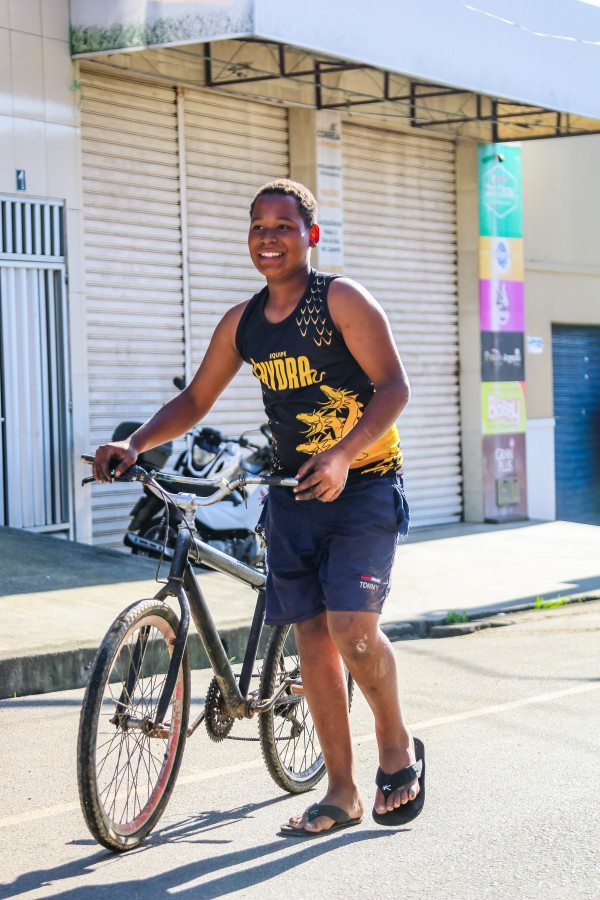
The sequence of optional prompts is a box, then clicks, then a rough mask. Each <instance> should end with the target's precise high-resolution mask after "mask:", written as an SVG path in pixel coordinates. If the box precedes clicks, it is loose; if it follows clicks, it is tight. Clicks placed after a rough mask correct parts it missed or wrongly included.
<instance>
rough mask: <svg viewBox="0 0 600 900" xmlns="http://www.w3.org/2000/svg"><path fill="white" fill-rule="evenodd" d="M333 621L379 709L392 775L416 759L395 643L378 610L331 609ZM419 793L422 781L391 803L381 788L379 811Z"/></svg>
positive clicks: (382, 760) (385, 765) (384, 761)
mask: <svg viewBox="0 0 600 900" xmlns="http://www.w3.org/2000/svg"><path fill="white" fill-rule="evenodd" d="M327 622H328V626H329V632H330V634H331V637H332V639H333V641H334V642H335V644H336V646H337V647H338V649H339V651H340V653H341V655H342V657H343V659H344V661H345V663H346V665H347V666H348V668H349V670H350V672H351V674H352V677H353V678H354V680H355V681H356V683H357V684H358V686H359V687H360V689H361V691H362V693H363V694H364V696H365V698H366V700H367V702H368V704H369V706H370V707H371V710H372V711H373V715H374V717H375V734H376V736H377V746H378V748H379V765H380V766H381V768H382V769H383V771H384V772H387V773H388V774H392V773H393V772H397V771H398V770H399V769H403V768H404V767H405V766H408V765H410V764H411V763H414V762H415V749H414V744H413V740H412V738H411V736H410V734H409V733H408V730H407V728H406V725H405V723H404V719H403V717H402V712H401V709H400V699H399V696H398V676H397V671H396V660H395V658H394V652H393V650H392V647H391V644H390V642H389V641H388V639H387V638H386V636H385V635H384V634H383V632H382V631H381V629H380V628H379V616H378V614H376V613H372V612H328V613H327ZM313 715H314V714H313ZM418 792H419V783H418V781H413V782H411V783H410V784H409V785H407V786H405V787H403V788H398V790H396V791H394V792H393V793H391V794H390V795H389V797H388V798H387V801H386V799H385V798H384V796H383V794H382V792H381V791H380V790H379V788H378V789H377V793H376V796H375V810H376V812H378V813H385V812H386V811H390V810H392V809H394V808H396V807H398V806H401V805H402V804H404V803H408V802H409V801H410V800H414V799H415V797H416V796H417V794H418Z"/></svg>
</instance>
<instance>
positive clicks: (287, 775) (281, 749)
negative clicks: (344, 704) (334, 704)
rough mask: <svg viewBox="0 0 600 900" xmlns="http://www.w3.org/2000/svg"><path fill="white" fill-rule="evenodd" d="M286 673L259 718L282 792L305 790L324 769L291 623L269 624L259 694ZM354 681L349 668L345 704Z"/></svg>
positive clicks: (269, 689)
mask: <svg viewBox="0 0 600 900" xmlns="http://www.w3.org/2000/svg"><path fill="white" fill-rule="evenodd" d="M285 678H291V679H292V681H293V684H291V685H289V686H288V687H287V688H286V690H285V691H284V693H283V694H282V695H281V696H280V697H279V699H278V700H277V701H276V703H275V705H274V706H273V707H272V708H271V709H270V710H268V711H267V712H264V713H261V714H260V716H259V718H258V731H259V736H260V744H261V749H262V753H263V758H264V760H265V763H266V766H267V769H268V770H269V774H270V775H271V777H272V778H273V780H274V781H275V782H276V784H278V785H279V786H280V787H282V788H283V789H284V790H285V791H289V792H290V793H291V794H302V793H304V792H305V791H310V790H311V789H312V788H313V787H314V786H315V785H316V784H317V783H318V782H319V781H320V780H321V778H323V776H324V774H325V762H324V760H323V754H322V753H321V747H320V744H319V739H318V737H317V732H316V729H315V726H314V723H313V720H312V716H311V714H310V710H309V708H308V704H307V702H306V698H305V697H304V692H303V688H302V675H301V671H300V657H299V656H298V650H297V647H296V639H295V636H294V628H293V626H292V625H283V626H277V627H275V628H273V631H272V634H271V638H270V640H269V644H268V646H267V652H266V653H265V660H264V664H263V670H262V676H261V682H260V696H261V698H267V697H272V696H273V695H274V694H275V693H276V692H277V689H278V687H279V686H280V685H281V684H282V683H283V681H284V679H285ZM353 689H354V682H353V680H352V676H351V675H350V673H348V708H350V706H351V704H352V693H353Z"/></svg>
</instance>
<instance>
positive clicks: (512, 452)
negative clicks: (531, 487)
mask: <svg viewBox="0 0 600 900" xmlns="http://www.w3.org/2000/svg"><path fill="white" fill-rule="evenodd" d="M483 459H484V463H483V466H484V468H483V489H484V503H485V518H486V519H487V520H488V521H490V520H491V521H502V519H520V518H524V517H525V516H526V515H527V491H526V466H525V435H524V434H498V435H496V434H488V435H485V436H484V438H483Z"/></svg>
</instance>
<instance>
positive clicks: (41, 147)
mask: <svg viewBox="0 0 600 900" xmlns="http://www.w3.org/2000/svg"><path fill="white" fill-rule="evenodd" d="M14 123H15V163H16V168H18V169H25V171H26V177H27V193H28V194H30V195H32V196H35V197H47V196H48V177H47V172H48V167H47V154H46V123H45V122H37V121H36V120H35V119H17V118H15V120H14ZM12 190H13V191H14V187H13V188H12Z"/></svg>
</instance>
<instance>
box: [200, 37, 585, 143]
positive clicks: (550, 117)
mask: <svg viewBox="0 0 600 900" xmlns="http://www.w3.org/2000/svg"><path fill="white" fill-rule="evenodd" d="M219 43H220V42H219ZM237 43H238V44H239V45H240V47H242V46H245V45H249V44H260V45H261V46H262V47H263V48H268V49H269V50H270V54H271V58H272V60H273V71H268V72H267V71H258V70H257V69H255V68H253V67H252V66H251V65H249V64H248V63H243V62H240V63H236V62H235V59H231V60H229V61H227V62H226V61H224V60H223V59H222V58H219V57H216V56H215V54H214V52H213V45H212V43H211V42H206V43H205V44H204V75H205V84H206V87H208V88H212V89H217V90H218V89H227V88H231V87H233V86H234V85H237V86H238V87H239V86H240V85H242V84H251V83H256V82H265V81H274V80H279V79H294V80H296V79H303V80H305V79H311V80H312V87H313V90H314V98H315V101H314V104H315V108H316V109H331V110H340V111H343V110H350V109H357V111H358V108H359V107H364V106H368V105H374V104H382V103H383V104H387V103H391V104H406V108H407V109H406V120H407V123H409V124H410V126H411V127H412V128H436V127H438V126H441V127H460V126H461V125H467V124H469V123H486V124H488V125H489V126H490V134H491V140H492V142H493V143H504V142H510V141H523V140H536V139H539V138H556V137H572V136H574V135H583V134H596V133H598V131H600V122H599V123H598V129H593V128H591V129H587V128H580V127H576V126H573V125H572V123H571V116H570V114H569V113H565V112H559V111H556V110H552V109H548V108H545V107H539V106H531V105H529V104H526V103H521V102H518V101H513V100H506V99H502V98H498V97H489V96H487V95H484V94H479V93H474V92H473V91H468V90H464V89H459V88H453V87H448V86H444V85H438V84H434V83H432V82H425V81H421V80H418V79H412V78H410V77H409V76H402V75H400V74H398V73H393V72H390V71H386V70H382V69H378V68H375V67H373V66H369V65H365V64H363V63H352V62H347V61H343V60H335V59H313V58H312V56H311V55H310V54H308V53H305V54H304V57H303V58H304V59H306V58H307V57H308V58H309V59H310V61H311V63H312V64H311V65H308V66H306V67H304V68H298V67H294V66H291V65H290V64H289V55H290V54H291V53H295V54H298V53H302V52H303V51H302V50H301V48H298V47H295V46H291V45H288V44H283V43H279V42H277V41H268V40H264V39H259V38H248V39H244V40H240V41H238V42H237ZM217 69H220V71H219V72H218V73H217V71H216V70H217ZM357 71H361V72H368V73H372V74H373V75H374V76H376V79H377V78H378V79H380V81H381V87H380V90H375V89H374V90H373V91H372V92H371V93H370V95H369V96H366V95H365V94H364V93H358V92H353V91H352V90H351V89H344V93H345V97H344V99H343V100H338V99H335V100H333V101H331V100H330V99H329V98H328V94H330V93H332V92H337V93H338V94H339V92H340V88H339V86H331V85H328V83H327V81H328V76H332V75H335V76H339V75H341V74H343V73H347V72H357ZM394 80H401V81H402V82H403V85H405V84H406V82H408V91H406V90H402V91H400V92H398V91H395V90H394ZM460 96H463V97H465V99H470V100H473V99H474V101H475V113H474V114H471V115H466V114H461V113H457V114H450V115H449V114H448V113H446V114H445V115H443V114H442V111H441V110H438V111H434V110H432V108H431V107H430V106H426V105H424V101H427V100H431V99H433V98H445V97H460ZM436 112H437V114H436ZM540 117H544V118H545V119H547V121H546V122H544V123H543V124H542V123H541V122H540ZM525 120H529V122H527V121H525ZM533 124H535V125H537V126H539V127H542V128H543V129H544V133H543V134H535V135H532V134H527V129H528V128H530V127H531V125H533ZM508 125H510V126H511V132H510V134H509V133H507V132H506V130H505V128H503V126H508ZM515 128H519V132H520V133H518V134H515V133H514V129H515Z"/></svg>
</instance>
